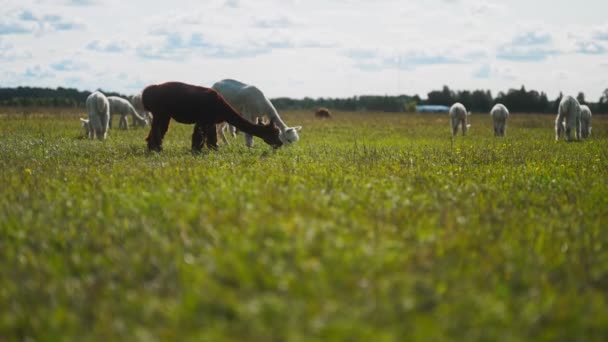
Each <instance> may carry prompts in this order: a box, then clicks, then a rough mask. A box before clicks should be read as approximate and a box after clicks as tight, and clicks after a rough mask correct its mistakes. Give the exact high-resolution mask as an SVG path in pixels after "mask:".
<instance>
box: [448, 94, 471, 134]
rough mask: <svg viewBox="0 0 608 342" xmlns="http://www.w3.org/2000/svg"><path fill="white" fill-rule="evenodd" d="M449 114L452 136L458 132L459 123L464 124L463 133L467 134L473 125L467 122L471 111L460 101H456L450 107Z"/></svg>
mask: <svg viewBox="0 0 608 342" xmlns="http://www.w3.org/2000/svg"><path fill="white" fill-rule="evenodd" d="M449 115H450V119H451V125H452V136H455V135H456V134H458V125H459V124H460V125H461V126H462V135H465V134H466V133H467V129H468V128H469V127H471V125H469V124H468V123H467V116H468V115H469V113H468V112H467V109H466V108H465V107H464V105H463V104H462V103H460V102H456V103H454V104H453V105H452V107H450V112H449Z"/></svg>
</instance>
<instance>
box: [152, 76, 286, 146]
mask: <svg viewBox="0 0 608 342" xmlns="http://www.w3.org/2000/svg"><path fill="white" fill-rule="evenodd" d="M142 102H143V105H144V109H145V110H147V111H150V112H152V127H151V129H150V133H149V134H148V137H147V138H146V140H147V142H148V150H150V151H159V152H160V151H161V150H162V142H163V138H164V136H165V134H166V133H167V130H168V129H169V122H170V120H171V118H173V120H175V121H177V122H179V123H183V124H194V131H193V133H192V150H193V151H194V152H198V151H200V150H202V148H203V145H205V144H206V145H207V147H208V148H210V149H217V131H216V124H218V123H221V122H224V121H225V122H228V123H229V124H231V125H233V126H235V127H236V128H238V129H239V130H241V131H243V132H245V133H246V134H251V135H255V136H257V137H260V138H262V139H263V140H264V142H266V143H267V144H268V145H270V146H272V147H273V148H278V147H280V146H281V145H283V142H282V141H281V139H280V138H279V135H280V130H279V128H278V127H277V126H276V125H275V124H274V122H273V121H272V120H271V121H270V123H269V124H268V125H256V124H254V123H252V122H250V121H248V120H247V119H245V118H244V117H242V116H241V115H240V114H239V113H238V112H237V111H236V110H235V109H234V108H233V107H232V106H231V105H230V104H229V103H228V102H226V100H225V99H224V98H223V97H222V96H221V95H220V94H219V93H218V92H217V91H215V90H214V89H211V88H205V87H199V86H195V85H190V84H186V83H181V82H167V83H162V84H155V85H150V86H148V87H146V89H144V91H143V93H142Z"/></svg>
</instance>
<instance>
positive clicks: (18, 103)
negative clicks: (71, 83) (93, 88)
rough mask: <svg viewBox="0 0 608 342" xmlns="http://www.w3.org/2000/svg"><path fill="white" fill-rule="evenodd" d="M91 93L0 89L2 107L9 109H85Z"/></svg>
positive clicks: (108, 93)
mask: <svg viewBox="0 0 608 342" xmlns="http://www.w3.org/2000/svg"><path fill="white" fill-rule="evenodd" d="M102 92H103V93H104V94H106V95H107V96H120V97H125V96H124V95H122V94H119V93H115V92H106V91H104V90H102ZM89 95H91V92H90V91H86V90H85V91H80V90H77V89H73V88H62V87H58V88H55V89H52V88H38V87H16V88H0V106H7V107H84V103H85V101H86V99H87V97H88V96H89Z"/></svg>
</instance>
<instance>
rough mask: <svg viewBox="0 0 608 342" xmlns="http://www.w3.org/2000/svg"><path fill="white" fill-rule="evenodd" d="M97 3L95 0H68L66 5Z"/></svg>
mask: <svg viewBox="0 0 608 342" xmlns="http://www.w3.org/2000/svg"><path fill="white" fill-rule="evenodd" d="M96 4H98V1H96V0H69V1H67V5H71V6H92V5H96Z"/></svg>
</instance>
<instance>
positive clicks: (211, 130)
mask: <svg viewBox="0 0 608 342" xmlns="http://www.w3.org/2000/svg"><path fill="white" fill-rule="evenodd" d="M203 129H204V130H205V139H206V142H207V148H209V149H210V150H217V130H216V129H215V124H208V125H206V126H204V127H203Z"/></svg>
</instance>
